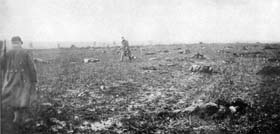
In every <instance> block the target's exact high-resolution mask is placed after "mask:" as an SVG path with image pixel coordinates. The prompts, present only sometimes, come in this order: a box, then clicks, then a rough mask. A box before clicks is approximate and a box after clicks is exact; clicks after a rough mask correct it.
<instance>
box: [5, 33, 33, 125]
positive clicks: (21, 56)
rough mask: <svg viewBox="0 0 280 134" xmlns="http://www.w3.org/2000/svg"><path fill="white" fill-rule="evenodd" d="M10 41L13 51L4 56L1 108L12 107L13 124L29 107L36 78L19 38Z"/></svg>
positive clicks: (30, 59) (31, 63) (29, 58)
mask: <svg viewBox="0 0 280 134" xmlns="http://www.w3.org/2000/svg"><path fill="white" fill-rule="evenodd" d="M11 41H12V47H13V49H12V50H10V51H8V52H7V53H6V55H5V63H4V68H5V74H4V79H3V81H1V82H3V86H2V94H1V99H2V105H3V106H9V107H12V109H13V112H14V119H13V122H18V121H20V119H21V113H23V110H24V109H26V108H28V106H29V105H30V103H31V97H32V96H33V95H35V90H36V89H35V86H36V82H37V76H36V70H35V66H34V64H33V61H32V58H31V57H30V56H29V55H28V53H27V51H26V50H24V49H22V47H21V46H22V44H23V42H22V40H21V38H20V37H19V36H15V37H12V40H11Z"/></svg>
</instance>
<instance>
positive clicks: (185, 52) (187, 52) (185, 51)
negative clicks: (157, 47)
mask: <svg viewBox="0 0 280 134" xmlns="http://www.w3.org/2000/svg"><path fill="white" fill-rule="evenodd" d="M179 53H180V54H189V53H191V51H190V50H189V49H186V50H184V51H179Z"/></svg>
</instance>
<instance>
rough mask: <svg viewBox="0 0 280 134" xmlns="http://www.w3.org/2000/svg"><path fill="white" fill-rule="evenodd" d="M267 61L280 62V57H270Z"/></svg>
mask: <svg viewBox="0 0 280 134" xmlns="http://www.w3.org/2000/svg"><path fill="white" fill-rule="evenodd" d="M267 61H269V62H280V59H279V58H269V59H267Z"/></svg>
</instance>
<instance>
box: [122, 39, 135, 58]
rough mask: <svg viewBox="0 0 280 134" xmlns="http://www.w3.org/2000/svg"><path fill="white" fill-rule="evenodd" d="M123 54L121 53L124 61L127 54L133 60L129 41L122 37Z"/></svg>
mask: <svg viewBox="0 0 280 134" xmlns="http://www.w3.org/2000/svg"><path fill="white" fill-rule="evenodd" d="M122 51H123V52H122V54H121V61H123V58H124V56H127V57H128V58H129V60H130V61H131V60H132V56H131V51H130V48H129V44H128V41H127V40H126V39H125V38H124V37H122Z"/></svg>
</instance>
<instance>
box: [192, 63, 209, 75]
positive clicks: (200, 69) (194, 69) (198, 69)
mask: <svg viewBox="0 0 280 134" xmlns="http://www.w3.org/2000/svg"><path fill="white" fill-rule="evenodd" d="M189 70H190V71H191V72H201V73H209V74H211V73H214V70H213V68H212V67H211V66H210V65H192V66H191V67H190V69H189Z"/></svg>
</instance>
